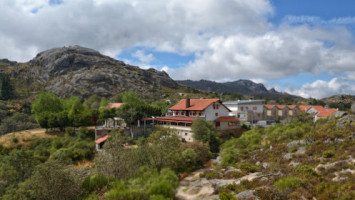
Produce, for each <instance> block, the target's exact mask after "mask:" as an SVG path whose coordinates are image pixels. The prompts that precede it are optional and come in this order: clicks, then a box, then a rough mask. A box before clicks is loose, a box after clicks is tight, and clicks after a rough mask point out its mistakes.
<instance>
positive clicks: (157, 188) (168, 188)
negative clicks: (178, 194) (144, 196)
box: [147, 180, 175, 198]
mask: <svg viewBox="0 0 355 200" xmlns="http://www.w3.org/2000/svg"><path fill="white" fill-rule="evenodd" d="M147 193H148V194H149V195H162V196H164V197H170V198H173V197H174V194H175V189H174V187H173V186H172V185H171V184H169V183H168V182H167V181H164V180H163V181H160V182H156V183H153V184H152V186H151V187H150V188H149V189H148V191H147Z"/></svg>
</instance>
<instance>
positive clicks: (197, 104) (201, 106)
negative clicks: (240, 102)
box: [169, 99, 229, 111]
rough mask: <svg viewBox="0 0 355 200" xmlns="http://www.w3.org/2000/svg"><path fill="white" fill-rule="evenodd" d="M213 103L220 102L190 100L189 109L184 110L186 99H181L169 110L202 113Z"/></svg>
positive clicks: (214, 100)
mask: <svg viewBox="0 0 355 200" xmlns="http://www.w3.org/2000/svg"><path fill="white" fill-rule="evenodd" d="M215 102H220V103H221V101H220V100H219V99H190V107H188V108H186V99H182V100H180V101H179V102H178V103H177V104H175V105H174V106H173V107H171V108H170V109H169V110H196V111H203V110H205V109H206V108H207V107H208V106H209V105H211V104H212V103H215ZM222 105H223V104H222ZM227 109H228V108H227ZM228 110H229V109H228Z"/></svg>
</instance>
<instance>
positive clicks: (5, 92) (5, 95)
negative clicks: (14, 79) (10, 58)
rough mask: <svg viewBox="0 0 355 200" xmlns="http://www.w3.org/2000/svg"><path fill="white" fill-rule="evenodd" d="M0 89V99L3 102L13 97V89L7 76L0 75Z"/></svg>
mask: <svg viewBox="0 0 355 200" xmlns="http://www.w3.org/2000/svg"><path fill="white" fill-rule="evenodd" d="M0 79H1V88H0V97H1V99H3V100H9V99H11V98H13V96H14V87H13V85H12V83H11V81H10V77H9V75H7V74H0Z"/></svg>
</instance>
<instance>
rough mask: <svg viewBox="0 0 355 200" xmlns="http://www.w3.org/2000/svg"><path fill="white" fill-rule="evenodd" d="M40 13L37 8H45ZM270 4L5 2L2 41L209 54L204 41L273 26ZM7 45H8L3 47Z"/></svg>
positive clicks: (258, 0) (207, 0)
mask: <svg viewBox="0 0 355 200" xmlns="http://www.w3.org/2000/svg"><path fill="white" fill-rule="evenodd" d="M39 7H40V9H38V10H37V11H36V12H35V13H33V12H31V11H32V10H33V9H36V8H39ZM271 13H272V7H271V5H270V3H269V2H268V1H266V0H249V1H244V0H221V1H215V0H195V1H191V2H189V3H186V1H183V0H170V1H145V0H137V1H129V0H121V1H115V0H76V1H69V0H66V1H63V2H62V3H61V4H59V5H58V4H54V5H53V4H50V2H48V1H44V0H38V1H28V0H5V1H0V22H1V24H2V27H3V28H2V29H1V30H0V37H1V38H0V40H1V41H2V40H6V41H7V40H9V41H10V42H11V43H13V45H12V47H10V48H15V49H18V50H19V51H22V50H24V51H31V49H33V47H34V49H37V50H46V49H48V48H52V47H58V46H68V45H74V44H78V45H82V46H86V47H89V48H94V49H97V50H99V51H102V52H120V51H121V50H122V49H127V48H132V47H135V46H145V47H151V48H153V49H157V50H161V51H162V50H163V51H169V52H177V53H181V54H184V53H186V52H188V53H194V52H195V51H203V50H204V45H203V44H204V41H205V40H206V39H208V38H210V37H212V36H215V35H220V34H229V33H230V32H247V33H257V32H260V31H262V30H264V29H266V28H267V27H268V26H269V24H268V23H267V20H266V18H265V16H267V15H269V14H271ZM2 46H3V45H2ZM14 52H16V51H10V52H9V51H7V49H6V48H2V49H0V55H2V57H7V58H9V59H12V60H18V61H26V60H28V59H30V58H32V56H34V55H35V54H36V53H37V52H32V56H27V54H25V55H19V54H17V53H14Z"/></svg>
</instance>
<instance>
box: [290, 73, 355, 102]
mask: <svg viewBox="0 0 355 200" xmlns="http://www.w3.org/2000/svg"><path fill="white" fill-rule="evenodd" d="M286 92H288V93H291V94H296V95H300V96H302V97H305V98H309V97H313V98H317V99H320V98H324V97H329V96H332V95H335V94H355V87H354V82H353V81H351V80H348V79H346V78H342V77H339V78H333V79H332V80H330V81H328V82H327V81H323V80H317V81H314V82H313V83H307V84H305V85H303V86H302V87H301V88H300V89H294V90H289V89H286Z"/></svg>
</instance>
